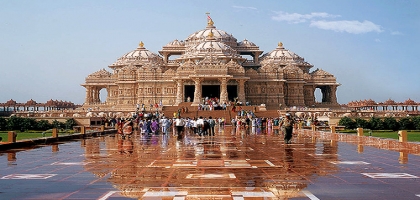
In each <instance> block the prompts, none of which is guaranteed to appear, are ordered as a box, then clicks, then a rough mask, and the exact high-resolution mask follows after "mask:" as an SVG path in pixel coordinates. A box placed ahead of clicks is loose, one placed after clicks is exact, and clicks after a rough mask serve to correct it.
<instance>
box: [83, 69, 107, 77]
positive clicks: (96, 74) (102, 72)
mask: <svg viewBox="0 0 420 200" xmlns="http://www.w3.org/2000/svg"><path fill="white" fill-rule="evenodd" d="M108 76H111V72H108V71H106V70H105V69H101V70H99V71H96V72H94V73H92V74H90V75H89V76H88V78H102V77H108Z"/></svg>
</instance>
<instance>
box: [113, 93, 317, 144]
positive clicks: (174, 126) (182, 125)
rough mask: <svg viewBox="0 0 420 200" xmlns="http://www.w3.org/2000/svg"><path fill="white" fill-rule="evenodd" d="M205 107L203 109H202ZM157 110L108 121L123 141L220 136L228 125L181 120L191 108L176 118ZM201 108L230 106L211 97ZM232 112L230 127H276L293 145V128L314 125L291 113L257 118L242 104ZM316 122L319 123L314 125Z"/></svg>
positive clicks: (141, 109) (220, 121) (209, 119)
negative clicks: (136, 135) (137, 137)
mask: <svg viewBox="0 0 420 200" xmlns="http://www.w3.org/2000/svg"><path fill="white" fill-rule="evenodd" d="M200 107H201V108H200ZM153 108H155V109H156V110H150V111H149V112H147V111H146V110H145V109H144V105H141V106H138V109H137V112H135V114H134V115H133V116H132V117H129V118H112V119H110V120H108V121H107V122H108V123H109V124H110V125H111V126H115V127H117V130H118V134H120V135H121V136H122V138H126V137H131V136H132V135H133V133H134V131H138V132H139V133H140V134H143V135H159V134H162V135H169V134H173V135H174V136H177V137H178V138H182V137H183V136H184V135H185V134H186V133H188V134H194V135H197V136H216V134H215V127H217V128H219V130H220V129H223V128H224V126H225V125H226V121H225V119H224V118H222V117H221V118H215V119H213V118H212V117H211V116H209V117H207V118H206V117H203V116H200V117H197V118H196V117H192V118H189V117H186V118H184V117H181V115H183V113H186V112H188V108H187V107H180V108H179V109H178V110H177V111H176V112H174V113H173V116H170V117H167V116H165V115H164V114H163V113H162V112H161V110H159V109H158V108H159V105H158V104H156V105H153ZM199 109H204V110H213V109H226V105H225V104H222V105H220V104H219V101H218V99H215V98H209V99H207V98H206V99H204V103H203V104H200V106H199ZM231 112H232V113H234V115H233V117H232V119H231V121H230V124H231V125H232V126H233V128H235V129H249V130H265V129H267V130H273V129H275V127H277V128H276V129H278V130H279V132H280V133H282V134H283V135H284V142H285V143H286V144H289V143H291V138H292V135H293V134H292V133H293V127H297V125H298V124H300V125H301V126H305V125H307V123H311V122H310V121H311V120H310V119H299V118H293V117H292V116H291V115H290V113H287V114H286V115H285V116H279V117H276V118H264V117H257V116H256V115H255V112H254V111H253V110H244V109H242V107H241V106H240V105H238V106H232V110H231ZM314 123H316V122H314Z"/></svg>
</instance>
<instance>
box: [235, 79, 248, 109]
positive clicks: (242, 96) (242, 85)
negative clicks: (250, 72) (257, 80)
mask: <svg viewBox="0 0 420 200" xmlns="http://www.w3.org/2000/svg"><path fill="white" fill-rule="evenodd" d="M236 81H237V82H238V87H239V88H238V89H239V92H238V100H239V101H240V102H243V103H245V102H246V99H245V82H246V80H244V79H238V80H236Z"/></svg>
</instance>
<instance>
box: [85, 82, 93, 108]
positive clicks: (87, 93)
mask: <svg viewBox="0 0 420 200" xmlns="http://www.w3.org/2000/svg"><path fill="white" fill-rule="evenodd" d="M85 88H86V98H85V104H89V103H90V96H91V94H92V93H91V91H90V86H86V87H85Z"/></svg>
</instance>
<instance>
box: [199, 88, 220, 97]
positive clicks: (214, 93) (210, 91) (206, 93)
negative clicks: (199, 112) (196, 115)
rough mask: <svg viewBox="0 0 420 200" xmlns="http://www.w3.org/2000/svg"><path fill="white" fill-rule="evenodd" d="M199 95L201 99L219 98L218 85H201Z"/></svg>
mask: <svg viewBox="0 0 420 200" xmlns="http://www.w3.org/2000/svg"><path fill="white" fill-rule="evenodd" d="M201 94H202V97H203V98H205V97H209V98H214V97H217V98H220V85H203V86H202V93H201Z"/></svg>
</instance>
